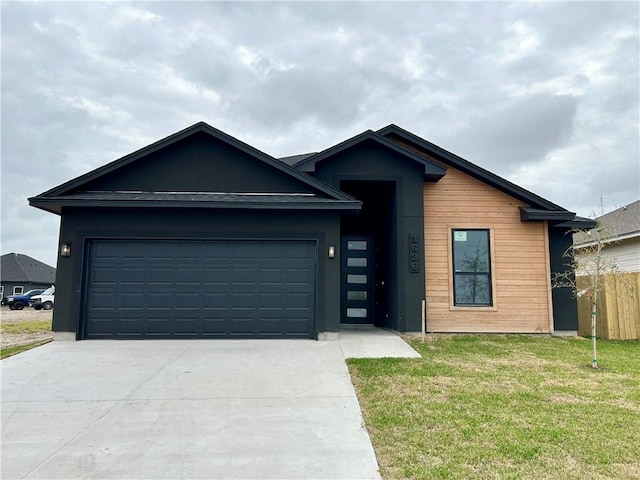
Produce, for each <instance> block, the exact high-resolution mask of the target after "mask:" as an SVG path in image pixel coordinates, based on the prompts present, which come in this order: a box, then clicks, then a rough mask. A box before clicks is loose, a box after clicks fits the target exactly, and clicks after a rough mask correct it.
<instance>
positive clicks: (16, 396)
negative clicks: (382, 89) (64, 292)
mask: <svg viewBox="0 0 640 480" xmlns="http://www.w3.org/2000/svg"><path fill="white" fill-rule="evenodd" d="M363 334H364V335H366V333H355V334H354V333H349V334H346V335H345V339H344V345H342V344H341V342H340V341H333V342H331V341H328V342H316V341H311V340H310V341H305V340H222V341H220V340H170V341H162V340H153V341H84V342H53V343H50V344H47V345H44V346H42V347H39V348H36V349H34V350H31V351H28V352H25V353H22V354H20V355H17V356H15V357H10V358H7V359H5V360H2V362H1V364H0V367H1V374H2V472H1V476H2V478H3V479H13V478H48V479H57V478H65V479H71V478H111V479H116V478H117V479H125V478H145V479H160V478H171V479H178V478H185V479H186V478H194V479H195V478H207V479H209V478H210V479H213V478H230V479H238V478H256V479H258V478H259V479H269V478H280V479H287V478H288V479H292V478H296V479H297V478H331V479H348V478H358V479H369V478H379V474H378V465H377V462H376V458H375V455H374V452H373V448H372V446H371V443H370V440H369V436H368V434H367V432H366V430H365V428H364V427H363V423H362V417H361V412H360V408H359V406H358V402H357V400H356V397H355V392H354V389H353V386H352V385H351V382H350V379H349V374H348V372H347V368H346V366H345V363H344V356H345V353H343V348H344V350H345V351H348V350H349V349H351V350H352V351H354V352H355V354H354V355H355V356H366V355H364V354H363V352H362V344H363V341H362V335H363ZM369 335H371V333H369ZM380 335H381V334H380V333H377V334H376V342H377V344H378V345H387V346H390V345H392V346H391V347H388V348H390V351H389V355H388V356H394V352H396V353H397V356H415V355H414V354H415V352H414V351H413V350H412V349H410V348H409V347H408V346H407V345H406V344H405V343H404V342H402V341H401V339H400V338H399V337H397V336H394V335H393V334H389V333H386V332H385V333H383V334H382V336H385V335H386V336H387V343H386V344H385V343H384V340H382V343H380V342H381V338H382V337H380ZM392 337H393V338H392ZM376 342H373V343H372V345H376ZM393 345H395V346H393ZM381 348H383V347H380V346H378V347H377V349H376V352H377V353H380V352H384V348H383V349H382V350H381ZM412 352H413V353H412ZM365 353H366V352H365ZM374 353H375V352H374ZM347 355H349V354H347ZM371 356H380V355H371Z"/></svg>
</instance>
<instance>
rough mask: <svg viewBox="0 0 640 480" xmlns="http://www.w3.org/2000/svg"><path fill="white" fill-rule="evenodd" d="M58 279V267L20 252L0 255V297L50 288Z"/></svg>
mask: <svg viewBox="0 0 640 480" xmlns="http://www.w3.org/2000/svg"><path fill="white" fill-rule="evenodd" d="M55 281H56V269H55V268H53V267H50V266H49V265H47V264H46V263H42V262H40V261H38V260H36V259H35V258H31V257H29V256H27V255H22V254H20V253H7V254H5V255H2V257H0V283H1V286H0V297H2V303H3V304H4V299H5V298H6V297H8V296H9V295H20V294H23V293H26V292H28V291H29V290H33V289H36V288H49V287H50V286H51V285H53V284H54V283H55Z"/></svg>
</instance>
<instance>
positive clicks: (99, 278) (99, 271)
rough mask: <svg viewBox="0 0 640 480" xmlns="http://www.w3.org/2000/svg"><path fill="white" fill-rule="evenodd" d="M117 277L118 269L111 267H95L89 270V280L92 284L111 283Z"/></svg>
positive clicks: (114, 281)
mask: <svg viewBox="0 0 640 480" xmlns="http://www.w3.org/2000/svg"><path fill="white" fill-rule="evenodd" d="M117 279H118V271H117V269H115V268H113V267H101V268H96V269H95V270H93V272H91V281H92V283H93V284H94V285H99V284H107V285H113V284H114V283H116V281H117Z"/></svg>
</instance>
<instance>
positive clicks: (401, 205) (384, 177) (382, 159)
mask: <svg viewBox="0 0 640 480" xmlns="http://www.w3.org/2000/svg"><path fill="white" fill-rule="evenodd" d="M315 176H316V177H317V178H318V179H320V180H322V181H324V182H326V183H328V184H330V185H333V186H334V187H336V188H340V182H341V181H344V180H356V181H357V180H365V181H366V180H378V181H393V182H395V183H396V202H395V204H396V210H395V212H394V213H395V215H394V218H393V222H392V223H393V224H394V225H392V226H391V227H392V232H390V233H391V236H390V239H389V240H390V245H389V246H390V251H391V255H390V258H389V274H390V275H389V282H390V288H389V290H390V295H389V307H388V308H389V319H388V322H387V324H385V325H383V326H385V327H387V328H393V329H395V330H398V331H401V332H407V331H420V329H421V321H422V313H421V312H422V300H423V299H424V296H425V283H424V271H423V269H424V267H423V265H424V252H423V250H424V247H423V245H424V242H423V236H424V207H423V184H424V166H422V165H420V164H418V163H416V162H412V161H410V160H408V159H407V158H406V157H404V156H403V155H400V154H399V153H397V152H394V151H392V150H390V149H386V148H383V147H381V146H379V145H377V144H376V143H375V142H364V143H362V144H359V145H357V146H355V147H353V148H350V149H347V150H345V151H343V152H341V153H338V154H337V155H336V156H334V157H332V158H328V159H326V160H323V161H322V162H319V163H318V164H317V165H316V172H315ZM409 234H415V235H418V237H419V238H418V245H419V246H420V258H419V264H420V269H419V271H418V272H410V271H409V242H408V239H409Z"/></svg>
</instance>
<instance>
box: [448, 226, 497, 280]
mask: <svg viewBox="0 0 640 480" xmlns="http://www.w3.org/2000/svg"><path fill="white" fill-rule="evenodd" d="M452 243H453V269H454V271H455V272H467V273H468V272H482V273H488V272H489V258H490V257H489V232H488V231H487V230H454V231H453V242H452Z"/></svg>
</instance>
